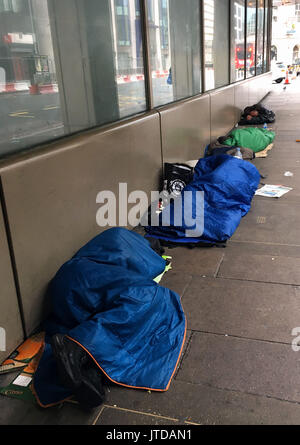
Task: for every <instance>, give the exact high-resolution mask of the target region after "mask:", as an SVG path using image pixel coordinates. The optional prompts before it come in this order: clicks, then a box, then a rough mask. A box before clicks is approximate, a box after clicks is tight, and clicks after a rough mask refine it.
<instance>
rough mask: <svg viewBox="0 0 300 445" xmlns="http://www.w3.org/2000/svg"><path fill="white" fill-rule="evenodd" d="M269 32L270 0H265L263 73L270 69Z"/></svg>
mask: <svg viewBox="0 0 300 445" xmlns="http://www.w3.org/2000/svg"><path fill="white" fill-rule="evenodd" d="M268 32H269V7H268V0H265V34H264V37H265V41H264V69H263V72H264V73H266V72H267V71H268V69H269V67H268Z"/></svg>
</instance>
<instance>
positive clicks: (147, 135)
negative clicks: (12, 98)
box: [0, 74, 271, 357]
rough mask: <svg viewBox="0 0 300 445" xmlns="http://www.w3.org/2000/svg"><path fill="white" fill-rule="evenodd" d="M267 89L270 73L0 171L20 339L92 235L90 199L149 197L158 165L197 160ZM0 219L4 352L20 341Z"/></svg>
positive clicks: (10, 163) (52, 148) (33, 324)
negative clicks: (124, 190) (138, 193)
mask: <svg viewBox="0 0 300 445" xmlns="http://www.w3.org/2000/svg"><path fill="white" fill-rule="evenodd" d="M270 85H271V77H270V74H267V75H262V76H259V77H257V78H255V79H250V80H247V81H245V82H242V83H239V84H235V85H232V86H230V87H226V88H222V89H220V90H217V91H214V92H212V93H210V94H205V95H202V96H198V97H194V98H191V99H187V100H184V101H182V102H178V103H176V104H171V105H169V106H165V107H161V108H160V109H158V110H156V111H153V112H151V113H147V114H145V115H143V116H140V117H136V118H133V119H130V120H126V121H123V122H118V123H116V124H114V125H111V126H108V127H105V128H100V129H98V130H93V131H88V132H85V133H82V134H81V135H80V136H74V137H69V138H66V139H64V140H62V141H60V142H56V143H53V144H51V145H49V146H47V147H43V148H41V149H40V150H35V151H32V152H28V153H27V154H23V155H20V156H17V157H14V158H11V159H10V160H7V161H5V162H2V163H1V164H0V176H1V180H2V184H3V194H4V199H5V203H6V209H7V218H8V224H9V230H10V233H11V241H12V243H11V249H12V251H13V253H14V257H15V265H16V274H17V276H18V281H19V288H20V297H21V299H22V304H23V307H24V319H25V325H26V334H27V335H28V334H30V333H31V332H32V331H33V330H34V329H35V328H36V327H37V326H38V325H39V323H40V321H41V320H42V319H43V318H44V316H45V314H47V312H48V309H49V307H48V306H49V302H48V301H47V298H46V297H45V293H46V289H47V285H48V283H49V281H50V280H51V279H52V277H53V276H54V274H55V273H56V271H57V270H58V268H59V267H60V266H61V265H62V264H63V263H64V262H65V261H66V260H68V259H69V258H70V257H71V256H72V255H73V254H74V253H75V252H76V251H77V250H78V249H79V248H80V247H81V246H82V245H83V244H85V243H86V242H87V241H88V240H90V239H91V238H92V237H93V236H95V235H96V234H97V233H99V232H100V231H101V229H100V228H99V227H98V226H97V224H96V212H97V209H98V208H99V204H98V205H97V203H96V197H97V194H98V193H99V192H100V191H102V190H111V191H113V192H115V193H117V192H118V184H119V183H121V182H127V183H128V189H129V192H131V191H133V190H143V191H145V192H147V194H148V196H149V195H150V192H151V190H157V189H158V187H159V177H160V174H161V171H162V165H163V162H170V161H171V162H173V161H186V160H191V159H199V158H200V157H201V156H202V155H203V151H204V148H205V146H206V145H207V144H208V143H209V142H210V141H211V140H212V139H214V138H216V137H218V136H221V135H223V134H225V133H226V132H228V131H230V129H231V128H232V127H233V126H234V125H235V123H236V122H237V121H238V119H239V116H240V113H241V111H242V109H243V108H244V107H245V106H246V105H249V104H251V105H252V104H253V103H255V102H258V101H259V100H260V99H262V97H263V96H265V95H266V94H267V92H268V91H269V89H270ZM1 218H2V217H1V215H0V232H2V233H1V235H2V236H1V243H2V245H1V246H0V252H1V257H0V262H2V263H3V266H2V267H1V268H0V274H3V277H4V278H3V279H5V286H4V287H3V288H2V293H1V303H2V306H3V307H4V308H5V310H4V312H3V311H2V313H1V317H2V318H0V326H1V323H2V324H3V325H4V326H2V327H4V328H7V329H8V330H10V329H11V331H10V332H12V334H11V335H10V346H9V348H10V350H11V349H12V348H13V347H15V346H17V345H18V343H19V342H20V339H21V337H22V335H21V328H20V321H19V317H18V305H17V300H16V293H15V289H14V282H13V276H12V268H11V265H10V258H9V253H8V247H7V242H6V238H5V235H4V233H5V229H4V226H3V221H2V219H1ZM1 277H2V275H0V279H1ZM13 325H14V326H13ZM0 357H2V356H1V355H0Z"/></svg>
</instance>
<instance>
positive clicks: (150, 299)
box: [34, 228, 186, 406]
mask: <svg viewBox="0 0 300 445" xmlns="http://www.w3.org/2000/svg"><path fill="white" fill-rule="evenodd" d="M165 267H166V262H165V260H164V259H163V258H161V257H160V256H159V255H158V254H157V253H155V252H154V251H153V250H152V249H151V247H150V244H149V242H148V241H147V240H146V239H144V238H143V237H142V236H140V235H138V234H136V233H134V232H130V231H128V230H126V229H122V228H115V229H110V230H107V231H106V232H103V233H102V234H100V235H99V236H97V237H96V238H95V239H93V240H92V241H90V242H89V243H88V244H87V245H86V246H85V247H83V248H82V249H81V250H80V251H79V252H78V253H77V254H76V255H75V256H74V257H73V258H72V259H71V260H70V261H68V262H67V263H66V264H64V265H63V266H62V268H61V269H60V270H59V271H58V273H57V275H56V276H55V278H54V279H53V280H52V282H51V284H50V288H49V294H50V297H51V301H52V315H51V317H50V318H49V319H48V320H47V322H46V325H45V328H46V333H47V339H48V340H47V341H46V344H45V349H44V353H43V356H42V358H41V360H40V363H39V367H38V369H37V371H36V373H35V377H34V392H35V394H36V396H37V399H38V402H39V403H40V405H42V406H50V405H52V404H55V403H58V402H61V401H62V400H64V399H67V398H68V397H70V396H71V394H70V392H69V391H68V389H66V388H64V387H63V386H62V385H61V384H60V381H59V377H58V372H57V367H56V362H55V359H54V356H53V354H52V350H51V345H50V343H49V339H50V338H51V336H52V335H54V334H57V333H62V334H66V335H68V337H69V338H70V339H72V340H73V341H74V342H76V343H77V344H79V345H80V346H82V348H84V349H85V351H87V352H88V353H89V355H90V356H91V357H92V358H93V359H94V361H95V363H96V364H97V365H98V367H99V372H104V374H105V375H106V376H107V377H109V379H110V380H112V381H113V382H115V383H118V384H120V385H124V386H128V387H133V388H140V389H150V390H157V391H165V390H167V389H168V387H169V385H170V382H171V379H172V377H173V374H174V371H175V370H176V366H177V363H178V360H179V358H180V354H181V351H182V347H183V344H184V339H185V332H186V321H185V316H184V313H183V310H182V307H181V304H180V298H179V296H178V295H177V294H175V293H174V292H172V291H171V290H169V289H166V288H163V287H161V286H160V285H158V284H157V283H155V282H154V281H153V280H154V278H155V277H157V276H158V275H160V274H161V273H162V272H163V271H164V270H165Z"/></svg>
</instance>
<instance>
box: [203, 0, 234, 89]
mask: <svg viewBox="0 0 300 445" xmlns="http://www.w3.org/2000/svg"><path fill="white" fill-rule="evenodd" d="M204 39H205V42H204V43H205V44H204V59H205V89H206V91H208V90H212V89H214V88H218V87H221V86H223V85H227V84H228V83H229V66H228V64H229V0H204Z"/></svg>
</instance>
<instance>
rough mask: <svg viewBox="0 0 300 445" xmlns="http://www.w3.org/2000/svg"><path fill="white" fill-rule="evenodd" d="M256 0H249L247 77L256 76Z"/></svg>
mask: <svg viewBox="0 0 300 445" xmlns="http://www.w3.org/2000/svg"><path fill="white" fill-rule="evenodd" d="M255 45H256V0H247V41H246V77H251V76H255Z"/></svg>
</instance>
